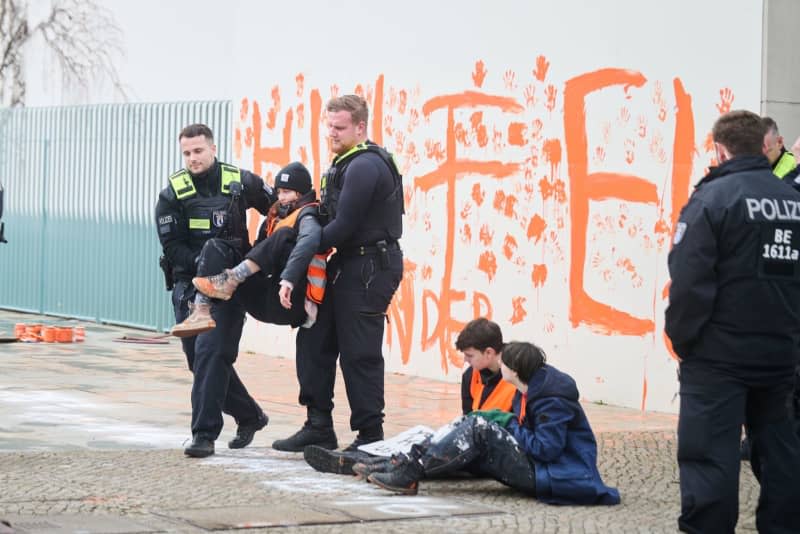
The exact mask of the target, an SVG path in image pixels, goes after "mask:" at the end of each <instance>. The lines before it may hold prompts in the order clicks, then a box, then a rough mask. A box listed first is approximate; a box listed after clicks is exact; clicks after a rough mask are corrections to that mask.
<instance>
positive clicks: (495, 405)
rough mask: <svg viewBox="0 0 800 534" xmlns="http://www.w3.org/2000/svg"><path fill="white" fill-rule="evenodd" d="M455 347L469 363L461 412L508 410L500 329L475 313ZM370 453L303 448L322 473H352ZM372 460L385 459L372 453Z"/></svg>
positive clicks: (511, 393)
mask: <svg viewBox="0 0 800 534" xmlns="http://www.w3.org/2000/svg"><path fill="white" fill-rule="evenodd" d="M456 349H457V350H459V351H461V353H462V354H463V355H464V361H465V362H466V363H468V364H469V367H467V369H466V370H465V371H464V373H463V374H462V375H461V410H462V412H463V414H464V415H466V414H468V413H470V412H472V411H474V410H501V411H504V412H509V413H510V412H511V402H512V400H513V399H514V394H515V393H516V392H517V388H515V387H514V385H513V384H511V383H509V382H507V381H506V380H504V379H503V376H502V374H501V373H500V355H501V354H502V352H503V332H502V331H501V330H500V326H499V325H498V324H497V323H495V322H494V321H490V320H489V319H486V318H485V317H478V318H477V319H473V320H472V321H470V322H468V323H467V324H466V325H464V328H463V329H462V330H461V332H459V334H458V337H457V338H456ZM370 456H371V455H369V454H367V453H365V452H361V451H335V450H333V451H332V450H328V449H325V448H324V447H320V446H318V445H309V446H308V447H306V448H305V449H304V450H303V457H304V458H305V460H306V462H307V463H308V464H309V465H310V466H311V467H313V468H314V469H316V470H317V471H321V472H323V473H337V474H340V475H352V474H353V469H352V468H353V466H354V465H355V464H356V463H358V462H360V461H370V460H371V459H372V458H370ZM374 459H375V460H376V461H378V460H381V459H385V458H382V457H374Z"/></svg>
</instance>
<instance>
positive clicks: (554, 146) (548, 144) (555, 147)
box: [542, 139, 561, 177]
mask: <svg viewBox="0 0 800 534" xmlns="http://www.w3.org/2000/svg"><path fill="white" fill-rule="evenodd" d="M542 153H543V154H544V157H545V159H547V161H549V162H550V175H551V176H553V177H555V175H556V169H557V168H558V166H559V165H560V164H561V141H559V140H558V139H546V140H545V141H544V144H543V145H542Z"/></svg>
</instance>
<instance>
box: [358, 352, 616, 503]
mask: <svg viewBox="0 0 800 534" xmlns="http://www.w3.org/2000/svg"><path fill="white" fill-rule="evenodd" d="M545 360H546V357H545V354H544V352H543V351H542V350H541V349H540V348H539V347H537V346H536V345H533V344H531V343H526V342H511V343H508V344H507V345H506V346H505V348H504V349H503V353H502V367H501V371H502V373H503V378H504V379H505V380H507V381H508V382H511V383H512V384H514V386H516V388H517V390H518V392H517V394H516V395H515V397H514V401H513V409H514V413H513V414H512V413H507V412H502V411H500V410H491V411H477V412H472V413H471V414H470V415H468V416H466V417H464V418H463V419H462V420H460V421H459V422H458V423H456V424H455V425H454V426H453V427H452V428H447V427H445V429H446V430H443V431H440V432H437V434H436V435H435V436H434V437H433V439H432V440H431V442H430V443H427V444H422V445H415V446H413V447H412V449H411V452H410V453H409V454H407V455H403V456H400V457H399V458H395V459H394V460H393V461H392V462H384V463H382V464H380V465H376V468H375V469H374V470H372V472H369V471H370V470H369V469H363V468H362V467H367V466H357V467H358V469H356V468H355V467H354V471H356V472H361V473H363V474H367V479H368V480H369V481H370V482H372V483H374V484H376V485H378V486H380V487H382V488H384V489H387V490H389V491H392V492H395V493H400V494H406V495H415V494H416V493H417V489H418V486H419V481H420V480H421V479H423V478H430V477H441V476H442V475H445V474H448V473H452V472H455V471H459V470H464V469H469V470H470V471H473V472H479V473H482V474H484V475H486V476H490V477H492V478H494V479H495V480H498V481H499V482H502V483H503V484H505V485H507V486H510V487H512V488H515V489H517V490H520V491H522V492H525V493H528V494H530V495H532V496H534V497H535V498H537V499H539V500H541V501H544V502H547V503H552V504H606V505H611V504H619V502H620V496H619V491H617V489H616V488H612V487H609V486H606V485H605V484H604V483H603V481H602V479H601V477H600V473H599V471H598V470H597V442H596V441H595V437H594V433H593V432H592V429H591V427H590V426H589V421H588V420H587V419H586V415H585V414H584V412H583V408H582V407H581V405H580V403H579V402H578V389H577V386H576V385H575V381H574V380H573V379H572V377H570V376H569V375H567V374H566V373H563V372H561V371H559V370H558V369H556V368H555V367H552V366H550V365H547V364H546V363H545ZM440 435H441V437H440Z"/></svg>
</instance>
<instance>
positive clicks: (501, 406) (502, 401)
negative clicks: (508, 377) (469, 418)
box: [469, 369, 517, 412]
mask: <svg viewBox="0 0 800 534" xmlns="http://www.w3.org/2000/svg"><path fill="white" fill-rule="evenodd" d="M485 387H486V386H485V385H484V384H483V381H482V380H481V373H480V371H476V370H475V369H473V370H472V380H471V381H470V384H469V394H470V395H472V410H473V411H475V410H493V409H495V408H497V409H498V410H503V411H504V412H510V411H511V401H512V400H514V394H515V393H516V392H517V388H516V387H514V385H513V384H511V383H510V382H506V381H505V380H503V379H502V378H501V379H500V381H499V382H497V385H495V387H494V389H493V390H492V392H491V393H489V396H488V397H486V400H485V401H483V403H481V397H483V390H484V388H485Z"/></svg>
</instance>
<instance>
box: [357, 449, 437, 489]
mask: <svg viewBox="0 0 800 534" xmlns="http://www.w3.org/2000/svg"><path fill="white" fill-rule="evenodd" d="M415 456H416V455H410V456H401V457H399V458H398V463H397V465H395V466H394V467H393V468H392V469H389V470H388V471H386V472H385V473H376V472H373V473H372V474H370V475H369V476H368V477H367V480H368V481H369V482H372V483H373V484H375V485H376V486H380V487H381V488H383V489H385V490H389V491H391V492H394V493H399V494H402V495H416V494H417V490H418V489H419V481H420V479H422V478H423V477H424V476H425V471H424V469H423V468H422V462H421V461H420V459H419V458H416V457H415Z"/></svg>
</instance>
